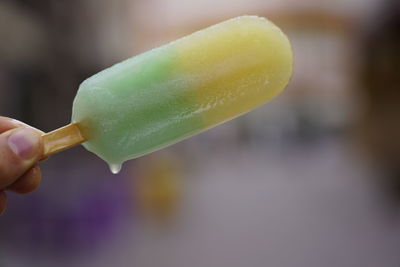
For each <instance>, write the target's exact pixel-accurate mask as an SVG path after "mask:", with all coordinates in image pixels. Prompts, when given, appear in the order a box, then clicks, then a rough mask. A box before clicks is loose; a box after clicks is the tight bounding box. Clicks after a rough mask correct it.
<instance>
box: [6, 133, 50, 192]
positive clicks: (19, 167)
mask: <svg viewBox="0 0 400 267" xmlns="http://www.w3.org/2000/svg"><path fill="white" fill-rule="evenodd" d="M42 153H43V148H42V140H41V133H40V132H39V131H38V130H35V129H33V128H28V127H21V128H15V129H12V130H9V131H7V132H4V133H2V134H0V191H1V189H3V188H5V187H7V186H8V185H10V184H12V183H14V182H15V181H16V180H17V179H18V178H19V177H20V176H21V175H23V174H24V173H25V172H26V171H27V170H28V169H29V168H31V167H32V166H33V165H34V164H35V163H36V162H37V161H38V160H39V159H40V158H41V157H42Z"/></svg>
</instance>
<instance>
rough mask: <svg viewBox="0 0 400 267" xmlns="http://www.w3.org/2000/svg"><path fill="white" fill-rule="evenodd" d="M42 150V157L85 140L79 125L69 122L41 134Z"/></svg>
mask: <svg viewBox="0 0 400 267" xmlns="http://www.w3.org/2000/svg"><path fill="white" fill-rule="evenodd" d="M42 137H43V144H44V152H43V157H48V156H50V155H51V154H54V153H57V152H60V151H63V150H65V149H68V148H71V147H73V146H76V145H79V144H81V143H83V142H85V141H86V139H85V138H84V137H83V135H82V132H81V130H80V129H79V125H78V124H77V123H71V124H68V125H66V126H64V127H61V128H59V129H56V130H54V131H52V132H49V133H45V134H43V135H42Z"/></svg>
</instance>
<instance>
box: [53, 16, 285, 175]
mask: <svg viewBox="0 0 400 267" xmlns="http://www.w3.org/2000/svg"><path fill="white" fill-rule="evenodd" d="M291 73H292V50H291V46H290V43H289V41H288V39H287V37H286V36H285V35H284V34H283V33H282V31H281V30H280V29H279V28H278V27H277V26H275V25H274V24H273V23H272V22H270V21H268V20H267V19H265V18H261V17H257V16H242V17H237V18H233V19H229V20H227V21H224V22H221V23H219V24H216V25H214V26H211V27H208V28H206V29H203V30H200V31H198V32H195V33H193V34H190V35H188V36H186V37H183V38H181V39H178V40H176V41H174V42H171V43H169V44H166V45H163V46H161V47H158V48H155V49H153V50H150V51H148V52H145V53H143V54H140V55H138V56H135V57H132V58H130V59H127V60H125V61H123V62H121V63H118V64H116V65H114V66H111V67H110V68H108V69H105V70H103V71H101V72H99V73H97V74H95V75H94V76H92V77H90V78H88V79H86V80H85V81H84V82H83V83H82V84H81V85H80V87H79V90H78V92H77V95H76V97H75V100H74V103H73V109H72V122H71V124H70V125H68V126H66V127H64V128H63V129H61V130H56V131H54V132H52V133H50V134H47V135H46V136H45V137H46V139H45V145H46V144H47V146H46V151H48V154H51V153H54V152H58V151H59V150H62V149H65V148H67V147H69V146H72V145H76V144H78V143H82V142H83V146H84V147H85V148H86V149H87V150H89V151H91V152H93V153H95V154H96V155H97V156H99V157H100V158H102V159H103V160H105V161H106V162H107V163H108V164H109V165H110V167H111V169H112V171H113V172H117V171H118V170H119V169H120V166H121V164H122V163H123V162H124V161H126V160H129V159H133V158H136V157H139V156H142V155H145V154H147V153H150V152H153V151H155V150H158V149H161V148H163V147H166V146H168V145H171V144H174V143H176V142H178V141H180V140H183V139H185V138H187V137H190V136H193V135H195V134H198V133H200V132H203V131H205V130H207V129H209V128H211V127H213V126H216V125H218V124H220V123H223V122H225V121H228V120H230V119H232V118H235V117H237V116H239V115H241V114H243V113H245V112H248V111H249V110H251V109H253V108H255V107H257V106H260V105H261V104H263V103H265V102H266V101H268V100H270V99H271V98H273V97H274V96H276V95H277V94H278V93H279V92H281V91H282V89H283V88H284V87H285V86H286V85H287V83H288V81H289V79H290V77H291ZM60 131H61V132H62V133H61V134H60ZM57 134H58V136H56V135H57ZM46 140H48V142H47V141H46Z"/></svg>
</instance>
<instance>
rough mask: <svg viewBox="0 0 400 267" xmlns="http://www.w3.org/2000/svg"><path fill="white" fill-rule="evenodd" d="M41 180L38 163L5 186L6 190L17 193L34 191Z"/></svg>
mask: <svg viewBox="0 0 400 267" xmlns="http://www.w3.org/2000/svg"><path fill="white" fill-rule="evenodd" d="M41 180H42V172H41V171H40V167H39V166H38V165H35V166H33V167H32V168H30V169H29V170H28V171H27V172H26V173H24V174H23V175H22V176H21V177H20V178H19V179H18V180H17V181H15V182H14V183H13V184H12V185H10V186H8V187H7V190H8V191H12V192H15V193H19V194H26V193H30V192H32V191H34V190H35V189H36V188H37V187H38V186H39V184H40V181H41Z"/></svg>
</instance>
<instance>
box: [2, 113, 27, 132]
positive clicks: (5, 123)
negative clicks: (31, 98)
mask: <svg viewBox="0 0 400 267" xmlns="http://www.w3.org/2000/svg"><path fill="white" fill-rule="evenodd" d="M22 125H23V123H22V122H20V121H17V120H14V119H11V118H7V117H0V133H3V132H5V131H8V130H11V129H13V128H17V127H21V126H22Z"/></svg>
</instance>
